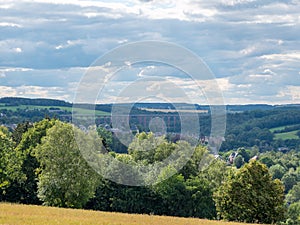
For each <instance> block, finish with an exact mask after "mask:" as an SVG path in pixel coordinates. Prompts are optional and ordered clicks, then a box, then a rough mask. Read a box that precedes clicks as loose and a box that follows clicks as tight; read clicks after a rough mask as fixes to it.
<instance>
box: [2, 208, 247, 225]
mask: <svg viewBox="0 0 300 225" xmlns="http://www.w3.org/2000/svg"><path fill="white" fill-rule="evenodd" d="M0 224H5V225H12V224H14V225H18V224H20V225H21V224H22V225H35V224H43V225H52V224H57V225H58V224H74V225H75V224H80V225H90V224H94V225H97V224H98V225H157V224H163V225H243V223H229V222H221V221H210V220H200V219H195V218H179V217H167V216H152V215H134V214H122V213H109V212H99V211H87V210H78V209H62V208H53V207H43V206H32V205H30V206H29V205H17V204H6V203H1V204H0Z"/></svg>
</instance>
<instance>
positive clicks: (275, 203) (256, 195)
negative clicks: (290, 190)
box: [214, 160, 285, 223]
mask: <svg viewBox="0 0 300 225" xmlns="http://www.w3.org/2000/svg"><path fill="white" fill-rule="evenodd" d="M214 199H215V202H216V208H217V212H218V215H219V216H220V218H223V219H225V220H229V221H241V222H251V223H254V222H259V223H276V222H279V221H281V220H282V219H283V218H284V212H285V207H284V195H283V186H282V183H281V182H280V181H279V180H272V177H271V175H270V174H269V172H268V169H267V167H266V166H265V165H263V164H261V163H259V162H257V161H254V160H253V161H251V162H250V163H248V164H245V166H243V167H242V168H241V169H239V170H237V171H236V172H235V173H233V174H231V175H230V176H229V177H228V180H227V181H226V182H225V183H224V184H223V185H222V186H220V188H219V189H218V191H217V192H215V194H214Z"/></svg>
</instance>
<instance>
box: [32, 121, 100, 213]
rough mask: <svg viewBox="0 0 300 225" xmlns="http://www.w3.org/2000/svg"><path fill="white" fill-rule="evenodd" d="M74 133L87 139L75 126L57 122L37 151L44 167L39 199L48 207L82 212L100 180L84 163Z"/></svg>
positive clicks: (41, 175)
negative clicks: (73, 209) (75, 209)
mask: <svg viewBox="0 0 300 225" xmlns="http://www.w3.org/2000/svg"><path fill="white" fill-rule="evenodd" d="M74 132H75V133H77V135H78V136H79V135H80V136H82V137H83V138H84V136H85V133H84V132H82V131H81V130H79V129H78V128H75V127H73V126H72V125H71V124H66V123H62V122H57V123H56V124H55V125H54V126H53V127H52V128H50V129H49V130H48V131H47V135H46V136H45V137H44V138H43V139H42V142H41V144H40V145H38V146H37V148H36V149H35V155H36V157H37V159H38V161H39V163H40V165H41V173H40V174H39V177H38V179H39V182H38V197H39V198H40V200H41V201H43V202H44V204H46V205H51V206H60V207H72V208H81V207H83V206H84V205H85V204H86V202H87V201H88V200H89V198H91V197H92V196H93V195H94V192H95V189H96V186H97V183H98V179H99V178H98V176H97V174H96V172H95V171H94V170H92V169H91V168H90V166H89V165H88V164H87V162H86V161H85V160H84V159H83V157H82V155H81V153H80V150H79V149H78V146H77V143H76V140H75V136H74ZM85 140H86V141H89V140H88V139H85Z"/></svg>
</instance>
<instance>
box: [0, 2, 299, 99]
mask: <svg viewBox="0 0 300 225" xmlns="http://www.w3.org/2000/svg"><path fill="white" fill-rule="evenodd" d="M141 41H162V42H167V43H174V44H176V45H178V46H181V47H182V48H185V49H188V50H190V51H191V52H193V53H194V54H196V55H197V56H198V57H199V58H201V59H202V60H203V62H205V64H206V65H207V67H208V68H210V70H211V72H212V74H213V75H214V78H213V79H212V80H207V79H203V80H201V79H199V80H195V79H191V78H190V77H189V75H187V74H184V73H183V72H182V71H180V70H178V68H174V67H172V66H170V65H162V64H159V63H153V64H147V63H140V64H138V65H135V66H128V67H125V68H122V69H121V70H120V71H119V72H118V74H117V75H116V76H114V78H113V79H110V80H108V81H106V83H105V85H103V84H99V87H100V86H101V87H102V86H104V88H103V89H102V92H100V93H99V95H98V96H97V102H98V103H113V102H130V101H132V99H131V97H128V96H124V95H125V94H124V93H125V92H126V91H127V90H128V89H130V90H132V91H134V93H135V95H137V96H140V97H139V98H137V99H135V100H134V101H143V102H145V101H146V102H147V101H165V102H187V101H188V102H193V103H199V104H205V103H207V101H206V100H205V96H206V93H207V92H209V90H213V89H218V90H220V92H221V94H222V96H223V101H224V103H225V104H256V103H267V104H296V103H300V1H299V0H218V1H216V0H180V1H175V0H159V1H157V0H128V1H121V0H111V1H109V0H102V1H101V0H0V97H7V96H10V97H12V96H18V97H30V98H55V99H62V100H66V101H69V102H74V98H75V96H76V94H77V90H78V85H80V82H81V80H82V79H83V77H84V76H86V73H87V71H88V70H89V68H91V65H93V63H94V62H95V61H96V60H97V59H99V57H102V56H103V55H105V54H107V53H108V52H110V51H111V50H113V49H116V48H120V47H122V46H124V45H126V44H130V43H135V42H141ZM133 51H134V50H133ZM129 54H130V53H129ZM145 54H147V53H145ZM158 54H160V53H159V52H158ZM178 55H180V54H178ZM178 57H179V58H180V56H178ZM107 63H109V62H107ZM103 68H104V67H103ZM157 76H158V77H160V78H161V79H163V80H161V79H158V78H157ZM151 77H152V78H153V79H152V80H151V82H150V83H147V82H149V78H151ZM154 77H156V78H155V79H154ZM141 78H144V79H146V78H147V79H148V81H145V82H143V84H141V83H139V82H140V80H139V79H141ZM166 83H167V85H166ZM199 84H201V85H200V87H199ZM216 84H217V85H218V88H216V86H215V85H216ZM151 88H152V89H156V90H161V92H162V94H161V95H157V96H155V98H154V97H153V96H147V93H145V90H148V89H151ZM86 90H87V91H88V90H89V88H87V89H86ZM178 90H179V91H178ZM179 93H180V94H179ZM187 99H188V100H187Z"/></svg>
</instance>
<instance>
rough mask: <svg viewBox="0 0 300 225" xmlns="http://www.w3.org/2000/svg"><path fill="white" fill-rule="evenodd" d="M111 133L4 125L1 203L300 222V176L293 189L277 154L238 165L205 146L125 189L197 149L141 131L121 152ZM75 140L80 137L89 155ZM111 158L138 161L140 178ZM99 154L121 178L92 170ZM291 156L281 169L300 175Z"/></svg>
mask: <svg viewBox="0 0 300 225" xmlns="http://www.w3.org/2000/svg"><path fill="white" fill-rule="evenodd" d="M104 134H105V131H104V130H103V128H98V130H97V132H85V131H82V130H80V129H79V128H77V127H75V126H74V125H72V124H70V123H65V122H61V121H59V120H57V119H44V120H41V121H38V122H35V123H34V124H31V123H22V124H19V125H18V126H17V128H16V129H15V130H14V131H13V132H9V131H8V130H7V129H6V128H4V127H1V128H0V162H1V164H0V200H1V201H9V202H19V203H25V204H44V205H50V206H58V207H69V208H86V209H94V210H103V211H118V212H127V213H148V214H156V215H171V216H184V217H199V218H207V219H224V220H229V221H241V222H250V223H251V222H253V223H254V222H259V223H285V224H299V222H300V220H299V214H300V213H299V212H300V210H299V205H300V199H299V192H300V191H299V182H300V180H298V178H295V182H294V183H293V185H292V186H291V187H290V189H289V190H288V191H287V189H286V188H287V187H286V184H287V183H283V182H282V177H281V175H282V174H280V170H281V169H282V168H275V166H276V165H279V164H280V162H279V161H276V160H278V158H277V157H279V156H277V155H276V154H277V153H274V154H275V155H272V154H273V153H270V155H264V156H263V157H262V158H261V159H260V160H255V159H253V160H251V159H250V158H249V157H247V154H246V153H247V151H248V149H247V150H240V155H242V157H243V160H244V163H243V165H240V167H239V168H237V167H236V166H232V165H228V164H227V163H226V161H225V160H221V159H219V158H218V159H217V158H215V156H214V155H211V154H210V152H209V149H208V148H207V147H206V146H201V145H198V146H196V147H195V149H194V150H193V154H192V156H191V157H189V159H188V161H187V163H186V164H185V165H184V166H183V167H182V168H180V169H179V170H178V167H177V165H176V164H174V165H173V164H171V165H167V166H165V167H164V168H163V170H161V171H160V172H159V173H158V174H156V173H155V171H153V173H149V175H148V176H149V177H146V178H145V177H144V178H143V179H149V180H151V179H152V178H153V176H154V175H155V176H156V175H157V180H158V181H159V182H156V183H148V184H147V185H145V186H126V185H124V182H123V181H124V180H122V179H138V178H139V175H140V174H139V172H140V169H141V168H144V166H150V167H151V166H152V165H154V164H156V163H158V164H159V163H162V162H164V160H165V159H167V158H168V157H170V156H171V155H172V154H177V155H176V156H177V158H178V159H179V160H178V161H180V160H183V159H185V157H186V156H185V152H187V151H188V150H190V149H192V148H193V147H192V146H191V145H190V144H189V143H188V142H186V141H180V140H179V141H173V142H172V141H169V140H167V139H166V138H165V137H156V136H155V135H154V134H152V133H145V132H142V133H139V134H137V135H136V137H135V138H134V139H133V141H132V142H131V143H130V145H129V146H128V153H127V154H120V153H116V152H115V151H113V150H112V149H110V147H111V146H113V145H112V139H111V136H110V135H109V133H106V136H105V135H104ZM75 137H80V142H81V144H82V145H83V146H84V147H85V149H86V152H85V153H82V151H80V149H79V145H80V144H78V139H75ZM91 150H93V151H91ZM295 155H296V153H295ZM295 155H294V156H295ZM298 156H299V155H297V157H298ZM108 157H111V158H113V159H116V160H117V161H118V162H122V163H124V164H127V165H132V166H134V168H136V171H135V172H136V174H133V175H134V178H130V177H128V176H132V174H129V173H127V171H120V170H119V171H118V169H119V168H118V167H116V164H113V163H110V162H109V161H107V160H106V159H107V158H108ZM289 157H292V156H289ZM280 158H281V159H280V160H283V159H284V157H281V156H280ZM87 159H90V163H88V162H87ZM98 159H99V160H101V162H102V163H103V165H100V168H101V169H102V170H103V171H104V172H103V173H104V174H113V175H114V176H116V180H118V182H113V181H111V180H109V179H106V178H105V176H103V174H101V173H100V174H99V173H97V172H96V171H95V170H94V169H93V168H92V167H93V165H96V164H97V162H98V161H97V160H98ZM298 159H299V158H298ZM288 161H289V160H288V159H286V161H285V164H283V161H282V162H281V164H282V167H283V168H284V171H285V173H286V170H287V169H288V170H289V173H291V174H292V175H291V177H295V176H296V175H294V173H295V174H297V173H299V171H300V169H299V168H300V167H299V164H297V162H293V163H295V164H293V163H292V165H293V166H291V165H289V164H288ZM296 161H297V160H296ZM298 163H299V160H298ZM234 165H235V164H234ZM268 167H269V168H268ZM292 167H293V168H294V172H293V171H292V170H291V168H292ZM277 171H279V172H277ZM281 172H282V171H281ZM283 176H284V175H283ZM124 177H125V178H124Z"/></svg>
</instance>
